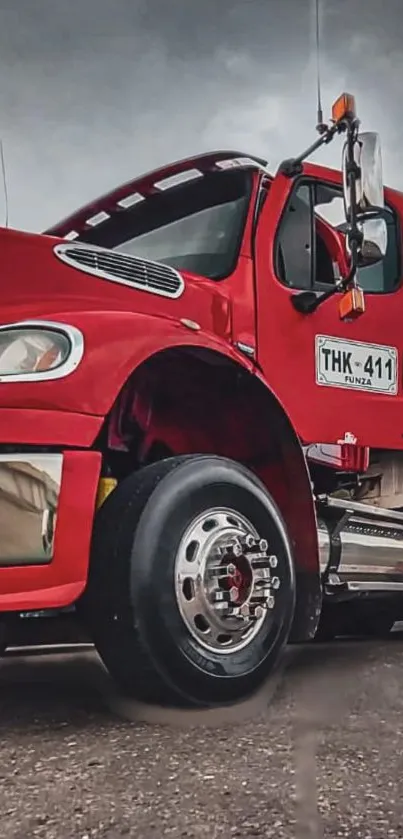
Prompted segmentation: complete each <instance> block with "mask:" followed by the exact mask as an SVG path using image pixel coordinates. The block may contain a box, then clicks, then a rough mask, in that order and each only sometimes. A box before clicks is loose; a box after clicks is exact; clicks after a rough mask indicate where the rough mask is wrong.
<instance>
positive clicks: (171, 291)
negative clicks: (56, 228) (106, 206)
mask: <svg viewBox="0 0 403 839" xmlns="http://www.w3.org/2000/svg"><path fill="white" fill-rule="evenodd" d="M54 253H55V255H56V256H57V257H58V258H59V259H61V260H62V262H65V263H66V264H67V265H70V266H71V267H72V268H77V269H78V270H79V271H85V273H86V274H92V275H93V276H94V277H100V278H101V279H103V280H110V281H111V282H114V283H119V284H120V285H125V286H129V287H130V288H135V289H140V290H141V291H149V292H151V293H152V294H159V295H161V296H162V297H173V298H176V297H180V296H181V294H183V291H184V288H185V284H184V281H183V278H182V277H181V275H180V274H179V273H178V271H175V269H174V268H171V267H170V266H169V265H163V264H162V263H161V262H151V260H148V259H142V258H141V257H138V256H129V255H128V254H123V253H120V252H118V251H111V250H106V249H104V248H94V247H88V246H85V245H79V244H78V243H76V242H74V244H60V245H56V247H55V248H54Z"/></svg>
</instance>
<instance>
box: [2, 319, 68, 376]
mask: <svg viewBox="0 0 403 839" xmlns="http://www.w3.org/2000/svg"><path fill="white" fill-rule="evenodd" d="M51 326H53V324H48V323H46V326H45V323H44V326H43V327H42V328H38V327H39V324H38V322H36V323H32V325H31V324H28V323H26V324H16V325H15V326H6V327H0V381H1V380H4V379H7V378H8V379H10V378H12V379H13V380H14V379H15V380H16V381H21V380H25V381H29V380H30V379H33V380H45V379H48V378H60V377H62V376H65V375H68V373H71V372H72V371H73V370H74V369H75V368H76V367H77V365H78V363H79V362H80V360H81V357H82V355H83V348H84V345H83V339H82V335H81V332H79V330H78V329H75V328H73V327H70V326H69V327H68V326H66V327H65V328H64V324H63V327H62V325H60V330H59V329H54V328H51Z"/></svg>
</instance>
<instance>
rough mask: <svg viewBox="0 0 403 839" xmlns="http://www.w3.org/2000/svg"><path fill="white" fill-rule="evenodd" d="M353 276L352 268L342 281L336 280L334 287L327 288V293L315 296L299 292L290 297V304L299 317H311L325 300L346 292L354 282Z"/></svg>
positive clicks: (306, 292) (312, 292)
mask: <svg viewBox="0 0 403 839" xmlns="http://www.w3.org/2000/svg"><path fill="white" fill-rule="evenodd" d="M355 275H356V268H355V267H352V268H351V271H350V273H349V274H348V276H347V277H346V278H345V279H344V280H338V282H337V283H335V284H334V286H332V287H331V288H329V290H328V291H324V292H323V294H316V293H315V292H314V291H300V292H298V293H297V294H292V295H291V303H292V305H293V307H294V309H295V310H296V311H297V312H299V313H300V314H301V315H311V314H312V313H313V312H315V311H316V309H317V308H318V307H319V306H320V305H321V304H322V303H324V302H325V300H329V298H330V297H334V295H335V294H337V293H338V292H345V291H347V290H348V289H349V288H350V287H351V285H352V283H353V282H354V280H355Z"/></svg>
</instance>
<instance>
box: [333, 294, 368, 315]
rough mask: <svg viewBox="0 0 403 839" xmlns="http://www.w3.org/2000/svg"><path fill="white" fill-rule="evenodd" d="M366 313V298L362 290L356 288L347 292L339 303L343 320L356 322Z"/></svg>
mask: <svg viewBox="0 0 403 839" xmlns="http://www.w3.org/2000/svg"><path fill="white" fill-rule="evenodd" d="M364 312H365V298H364V292H363V290H362V288H360V287H359V286H354V287H353V288H349V289H348V291H346V292H345V293H344V294H343V296H342V298H341V300H340V302H339V315H340V319H341V320H355V319H356V318H359V317H360V315H363V314H364Z"/></svg>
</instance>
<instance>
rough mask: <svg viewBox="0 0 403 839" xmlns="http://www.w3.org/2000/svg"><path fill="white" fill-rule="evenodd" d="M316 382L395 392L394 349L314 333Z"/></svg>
mask: <svg viewBox="0 0 403 839" xmlns="http://www.w3.org/2000/svg"><path fill="white" fill-rule="evenodd" d="M315 357H316V384H318V385H325V386H327V387H342V388H351V389H352V390H366V391H369V392H372V393H385V394H390V395H391V396H395V395H396V394H397V392H398V363H397V349H396V348H395V347H386V346H382V345H381V344H365V343H363V342H362V341H344V340H342V339H341V338H330V337H329V336H327V335H317V336H316V339H315Z"/></svg>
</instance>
